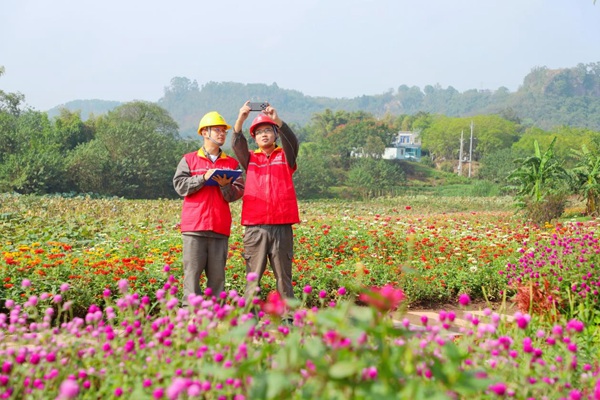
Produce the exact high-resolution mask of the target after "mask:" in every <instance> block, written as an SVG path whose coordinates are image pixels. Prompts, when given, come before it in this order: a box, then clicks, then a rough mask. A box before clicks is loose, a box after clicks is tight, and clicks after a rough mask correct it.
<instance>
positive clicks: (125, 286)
mask: <svg viewBox="0 0 600 400" xmlns="http://www.w3.org/2000/svg"><path fill="white" fill-rule="evenodd" d="M117 286H118V287H119V291H120V292H121V293H127V289H129V281H128V280H127V279H121V280H120V281H119V283H117Z"/></svg>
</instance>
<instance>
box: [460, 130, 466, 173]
mask: <svg viewBox="0 0 600 400" xmlns="http://www.w3.org/2000/svg"><path fill="white" fill-rule="evenodd" d="M464 133H465V131H464V130H462V131H460V150H459V151H458V175H459V176H462V160H463V140H464V139H463V135H464Z"/></svg>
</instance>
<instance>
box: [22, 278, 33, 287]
mask: <svg viewBox="0 0 600 400" xmlns="http://www.w3.org/2000/svg"><path fill="white" fill-rule="evenodd" d="M21 286H22V287H24V288H28V287H30V286H31V281H30V280H29V279H23V280H22V281H21Z"/></svg>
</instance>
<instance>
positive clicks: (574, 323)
mask: <svg viewBox="0 0 600 400" xmlns="http://www.w3.org/2000/svg"><path fill="white" fill-rule="evenodd" d="M566 328H567V331H575V332H581V331H583V328H585V325H584V324H583V322H581V321H578V320H576V319H572V320H570V321H569V322H567V326H566Z"/></svg>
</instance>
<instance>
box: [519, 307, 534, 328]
mask: <svg viewBox="0 0 600 400" xmlns="http://www.w3.org/2000/svg"><path fill="white" fill-rule="evenodd" d="M530 320H531V316H530V315H529V314H522V313H521V312H519V311H517V312H516V313H515V322H516V323H517V326H518V327H519V328H521V329H525V328H527V325H529V321H530Z"/></svg>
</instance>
